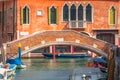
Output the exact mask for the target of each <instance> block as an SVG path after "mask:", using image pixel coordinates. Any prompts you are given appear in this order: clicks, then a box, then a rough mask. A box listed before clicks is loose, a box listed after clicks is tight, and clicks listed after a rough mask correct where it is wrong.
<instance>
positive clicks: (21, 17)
mask: <svg viewBox="0 0 120 80" xmlns="http://www.w3.org/2000/svg"><path fill="white" fill-rule="evenodd" d="M20 24H21V25H22V24H23V8H22V7H21V8H20Z"/></svg>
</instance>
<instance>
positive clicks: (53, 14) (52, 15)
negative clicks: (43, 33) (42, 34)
mask: <svg viewBox="0 0 120 80" xmlns="http://www.w3.org/2000/svg"><path fill="white" fill-rule="evenodd" d="M57 18H58V17H57V8H56V7H55V6H52V7H51V8H49V24H57Z"/></svg>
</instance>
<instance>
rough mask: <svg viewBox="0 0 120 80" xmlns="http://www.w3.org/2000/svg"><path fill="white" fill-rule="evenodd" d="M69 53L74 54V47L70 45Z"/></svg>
mask: <svg viewBox="0 0 120 80" xmlns="http://www.w3.org/2000/svg"><path fill="white" fill-rule="evenodd" d="M71 53H72V54H74V46H72V45H71Z"/></svg>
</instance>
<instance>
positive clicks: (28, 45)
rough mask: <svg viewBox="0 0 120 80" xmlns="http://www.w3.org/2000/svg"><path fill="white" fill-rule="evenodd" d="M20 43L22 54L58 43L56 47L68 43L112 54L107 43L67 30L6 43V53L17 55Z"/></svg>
mask: <svg viewBox="0 0 120 80" xmlns="http://www.w3.org/2000/svg"><path fill="white" fill-rule="evenodd" d="M18 42H20V43H21V45H22V52H24V51H26V50H29V49H31V50H32V48H34V47H35V46H38V45H39V46H40V45H45V44H48V43H53V44H54V43H56V44H55V45H57V43H59V44H62V43H66V42H67V43H77V44H84V45H88V46H89V48H88V47H87V48H88V50H89V49H90V47H93V48H96V49H98V50H101V51H103V52H105V53H106V54H109V53H110V48H111V44H109V43H107V42H105V41H102V40H98V39H95V38H92V37H89V36H87V35H85V34H82V33H78V32H76V31H73V30H67V31H66V30H62V31H42V32H37V33H35V34H32V35H30V36H27V37H25V38H22V39H19V40H15V41H12V42H8V43H5V44H4V45H6V53H8V54H15V55H17V53H18ZM51 45H52V44H51ZM72 45H74V44H72ZM90 50H91V49H90ZM93 52H94V50H93Z"/></svg>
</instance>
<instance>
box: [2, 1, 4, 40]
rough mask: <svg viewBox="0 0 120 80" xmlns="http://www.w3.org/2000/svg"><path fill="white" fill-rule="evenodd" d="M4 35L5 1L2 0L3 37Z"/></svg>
mask: <svg viewBox="0 0 120 80" xmlns="http://www.w3.org/2000/svg"><path fill="white" fill-rule="evenodd" d="M3 37H4V1H2V38H3Z"/></svg>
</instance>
